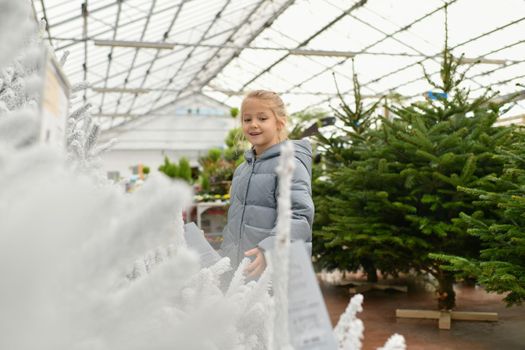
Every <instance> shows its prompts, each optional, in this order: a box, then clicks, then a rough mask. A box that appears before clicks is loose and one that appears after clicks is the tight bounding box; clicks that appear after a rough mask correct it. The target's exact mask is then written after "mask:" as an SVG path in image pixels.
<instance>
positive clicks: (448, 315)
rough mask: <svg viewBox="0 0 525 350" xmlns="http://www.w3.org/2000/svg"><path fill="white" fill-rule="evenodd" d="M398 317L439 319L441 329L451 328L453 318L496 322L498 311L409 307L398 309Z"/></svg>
mask: <svg viewBox="0 0 525 350" xmlns="http://www.w3.org/2000/svg"><path fill="white" fill-rule="evenodd" d="M396 317H399V318H419V319H433V320H438V321H439V322H438V327H439V329H450V326H451V323H452V320H462V321H489V322H495V321H497V320H498V314H497V313H496V312H471V311H432V310H407V309H397V310H396Z"/></svg>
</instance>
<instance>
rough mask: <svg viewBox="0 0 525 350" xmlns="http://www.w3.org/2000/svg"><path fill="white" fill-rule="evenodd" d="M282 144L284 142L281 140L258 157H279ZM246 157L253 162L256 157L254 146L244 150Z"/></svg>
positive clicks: (249, 161)
mask: <svg viewBox="0 0 525 350" xmlns="http://www.w3.org/2000/svg"><path fill="white" fill-rule="evenodd" d="M281 144H282V142H279V143H276V144H275V145H273V146H271V147H270V148H268V149H267V150H266V151H264V152H263V154H261V155H259V157H258V158H257V159H260V160H263V159H269V158H274V157H278V156H279V155H280V154H281ZM244 159H246V161H247V162H248V163H251V162H252V161H253V160H254V159H255V149H254V148H253V147H252V148H250V149H249V150H247V151H246V152H244Z"/></svg>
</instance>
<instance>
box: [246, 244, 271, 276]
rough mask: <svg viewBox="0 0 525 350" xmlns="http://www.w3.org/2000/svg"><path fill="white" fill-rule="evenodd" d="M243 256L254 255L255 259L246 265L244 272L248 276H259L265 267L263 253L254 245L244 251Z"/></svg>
mask: <svg viewBox="0 0 525 350" xmlns="http://www.w3.org/2000/svg"><path fill="white" fill-rule="evenodd" d="M244 255H245V256H253V255H255V259H254V260H253V261H252V262H251V263H250V265H248V266H247V267H246V270H244V273H246V274H247V275H248V277H259V276H260V275H261V274H262V273H263V271H264V269H265V268H266V259H265V257H264V253H263V251H262V250H261V249H259V248H257V247H255V248H253V249H250V250H247V251H246V252H244Z"/></svg>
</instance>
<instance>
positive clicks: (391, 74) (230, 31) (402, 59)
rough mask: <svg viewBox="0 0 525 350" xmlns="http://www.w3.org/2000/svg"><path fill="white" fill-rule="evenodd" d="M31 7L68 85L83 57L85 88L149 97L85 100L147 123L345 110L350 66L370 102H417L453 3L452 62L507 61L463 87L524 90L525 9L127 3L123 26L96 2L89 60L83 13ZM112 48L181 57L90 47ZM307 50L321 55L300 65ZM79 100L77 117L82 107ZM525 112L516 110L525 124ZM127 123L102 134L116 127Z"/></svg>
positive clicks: (340, 1)
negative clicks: (155, 116)
mask: <svg viewBox="0 0 525 350" xmlns="http://www.w3.org/2000/svg"><path fill="white" fill-rule="evenodd" d="M33 2H34V6H35V9H36V11H37V17H43V16H44V14H43V12H44V11H43V7H42V4H43V6H44V7H45V9H46V15H47V21H48V24H49V33H48V34H50V36H51V38H52V40H51V42H52V45H53V46H54V47H55V49H56V53H57V56H58V57H60V56H61V55H62V53H63V52H64V50H65V49H67V50H70V51H71V54H70V56H69V59H68V62H67V64H66V66H65V67H64V70H65V72H66V74H67V75H68V77H69V79H70V80H71V81H72V82H79V81H81V80H83V79H84V69H83V64H84V61H85V59H84V56H85V55H87V60H86V63H87V79H88V80H89V81H90V82H91V83H92V85H93V86H95V87H112V88H123V89H130V88H146V89H151V91H150V92H148V93H144V94H139V95H137V96H135V95H134V94H129V93H104V94H103V93H100V92H97V91H93V90H87V91H86V92H85V94H86V97H87V98H88V99H89V100H90V101H91V102H92V103H93V104H94V105H95V106H96V109H97V113H98V108H99V106H100V104H103V105H102V110H103V111H104V113H106V112H107V113H114V112H115V111H116V110H118V111H119V112H120V113H128V112H129V113H130V114H132V115H137V114H140V113H149V112H150V111H152V110H155V108H159V107H161V106H164V105H168V104H170V103H176V102H177V100H179V99H180V98H182V97H183V96H186V95H188V94H192V93H198V92H199V91H203V92H204V93H205V94H206V95H207V96H210V97H212V98H214V99H216V100H217V101H219V102H221V103H225V104H226V105H231V106H237V105H238V103H239V102H240V101H241V98H242V94H243V93H245V92H246V91H247V90H248V89H256V88H268V89H273V90H275V91H278V92H281V93H284V96H283V97H285V99H286V102H287V103H288V105H289V109H290V111H291V112H294V111H298V110H301V109H303V108H306V107H308V106H310V107H316V106H317V107H318V106H325V107H328V106H329V105H330V103H332V104H334V105H337V98H335V97H334V94H335V92H336V87H335V82H334V77H333V74H335V76H336V79H337V84H338V85H339V88H340V89H341V91H342V92H343V93H344V94H348V93H350V92H351V91H352V90H353V84H352V81H351V77H352V72H353V70H352V64H353V66H354V67H355V71H356V73H357V74H358V76H359V80H360V82H361V84H362V89H363V94H366V95H368V96H374V95H381V94H384V93H388V92H389V90H390V89H394V90H395V91H396V92H397V93H400V94H401V95H405V96H408V97H410V96H413V98H414V99H417V98H421V94H422V92H424V91H426V90H428V89H429V88H430V87H429V85H428V83H427V82H426V80H425V79H424V78H423V69H422V67H421V64H422V65H423V66H424V67H425V69H426V70H427V72H428V73H429V74H431V75H432V76H433V77H437V72H438V71H439V63H440V61H441V58H440V57H439V54H440V51H441V50H442V48H443V45H444V36H445V34H444V18H445V13H444V10H443V6H444V4H445V3H449V6H448V25H449V30H448V34H449V44H450V45H451V46H452V47H454V46H457V47H456V48H455V49H454V50H453V52H454V54H455V55H456V56H458V57H459V56H460V55H461V54H464V55H465V57H466V58H468V59H473V58H477V57H482V58H485V59H493V60H500V61H493V62H484V63H480V64H476V65H474V66H473V67H472V68H471V69H470V70H469V72H468V74H467V78H468V79H471V80H472V81H468V82H466V83H465V86H469V87H471V88H472V89H473V90H474V91H475V92H476V93H481V91H483V88H484V87H487V86H492V87H494V88H495V89H498V90H500V91H501V92H502V93H503V92H505V93H507V92H508V93H510V92H513V91H519V90H520V89H523V88H520V87H518V86H516V83H518V82H521V83H522V84H523V82H524V80H525V78H524V77H523V75H524V70H525V63H524V57H525V39H524V38H523V33H524V32H525V17H524V15H523V14H524V13H525V1H522V0H506V1H505V2H493V1H481V2H480V1H476V0H448V1H443V0H426V1H419V0H405V1H396V0H381V1H379V0H369V1H367V2H366V3H365V4H364V5H361V4H359V3H358V1H355V0H354V1H348V0H315V1H313V0H296V1H289V0H272V1H266V0H217V1H209V0H178V1H172V0H157V1H156V2H152V1H145V0H127V1H124V2H122V3H121V4H120V5H121V11H120V17H119V19H118V20H117V14H118V13H119V12H118V10H119V3H118V2H116V1H114V0H90V1H88V26H87V31H88V32H87V35H88V39H87V43H88V44H87V51H86V50H85V46H84V43H83V42H82V41H81V40H82V35H83V34H82V31H83V22H84V20H83V17H82V13H81V6H80V3H79V2H76V1H64V0H42V1H33ZM153 4H154V7H152V5H153ZM179 10H180V11H179ZM345 11H347V13H346V15H345V14H344V12H345ZM177 14H178V15H177ZM175 16H177V17H176V18H175ZM166 32H168V33H167V34H168V35H167V37H166V38H164V33H166ZM114 38H115V39H116V40H120V41H137V42H140V41H142V42H145V43H162V42H168V43H174V44H175V49H173V50H170V49H168V50H166V49H163V50H157V49H152V48H143V47H138V48H128V47H120V46H115V47H114V48H113V49H112V48H111V47H108V46H95V45H94V39H104V40H112V39H114ZM121 44H122V43H117V45H121ZM301 44H303V46H302V47H300V48H301V49H307V50H313V51H311V52H310V54H309V55H308V56H299V55H297V54H294V49H296V48H298V47H299V45H301ZM139 46H140V44H139ZM265 48H273V49H274V50H268V49H265ZM334 51H338V52H334ZM110 53H112V60H111V61H110V60H109V59H108V54H110ZM190 53H191V55H189V54H190ZM296 53H297V52H296ZM313 53H315V54H316V56H314V55H312V54H313ZM343 53H344V54H345V55H346V57H342V54H343ZM352 53H354V54H355V57H354V58H353V60H352V58H351V57H349V56H350V54H352ZM303 54H304V53H303ZM436 56H437V57H436ZM108 67H109V69H108ZM463 67H464V68H465V69H466V68H467V67H468V65H464V66H462V68H463ZM148 71H149V73H148ZM126 78H127V81H126V80H125V79H126ZM181 90H182V91H181ZM83 95H84V93H83V92H80V96H81V97H80V98H79V99H77V100H76V101H75V102H74V103H73V106H78V105H80V104H81V103H82V102H83V99H82V96H83ZM119 101H120V102H119ZM117 103H119V104H118V105H117ZM524 104H525V103H523V102H520V103H517V105H516V106H515V107H514V108H513V109H512V111H513V112H515V111H521V113H525V108H523V105H524ZM516 113H518V112H516ZM107 119H111V118H107ZM119 119H121V118H115V120H114V121H113V122H108V121H105V125H107V126H109V125H117V124H118V120H119Z"/></svg>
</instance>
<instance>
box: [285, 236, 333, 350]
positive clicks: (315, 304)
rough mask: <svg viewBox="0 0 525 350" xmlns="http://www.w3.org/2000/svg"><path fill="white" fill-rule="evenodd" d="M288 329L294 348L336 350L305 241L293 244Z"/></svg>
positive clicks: (291, 248) (289, 284)
mask: <svg viewBox="0 0 525 350" xmlns="http://www.w3.org/2000/svg"><path fill="white" fill-rule="evenodd" d="M289 276H290V278H289V281H288V327H289V332H290V341H291V343H292V346H293V347H294V349H304V350H306V349H316V350H334V349H337V343H336V341H335V338H334V333H333V330H332V324H331V323H330V318H329V317H328V312H327V310H326V305H325V303H324V300H323V296H322V294H321V290H320V288H319V285H318V283H317V279H316V277H315V273H314V269H313V267H312V262H311V259H310V256H309V255H308V253H307V252H306V248H305V246H304V243H303V242H302V241H295V242H293V243H292V244H291V245H290V271H289Z"/></svg>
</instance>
